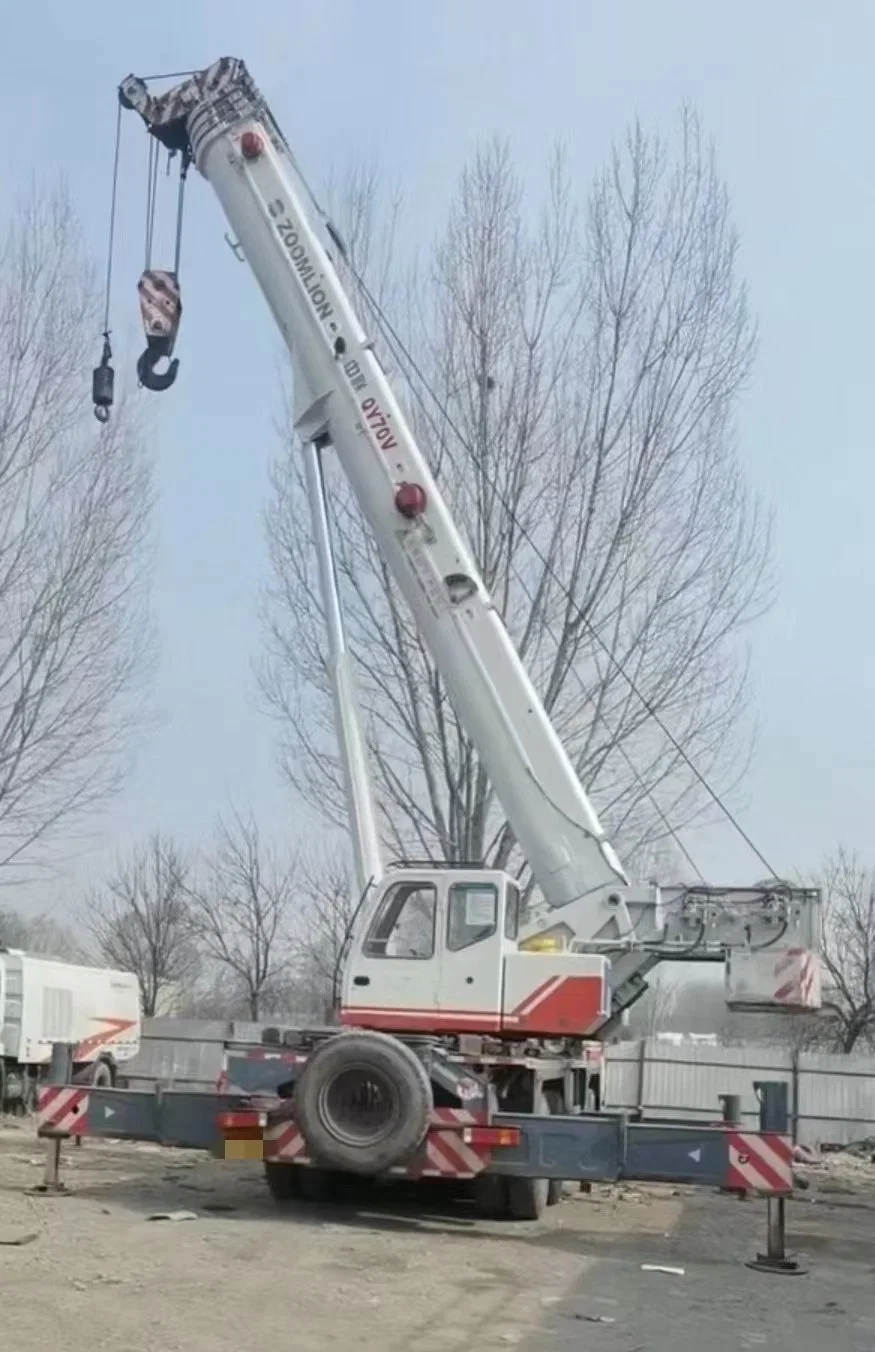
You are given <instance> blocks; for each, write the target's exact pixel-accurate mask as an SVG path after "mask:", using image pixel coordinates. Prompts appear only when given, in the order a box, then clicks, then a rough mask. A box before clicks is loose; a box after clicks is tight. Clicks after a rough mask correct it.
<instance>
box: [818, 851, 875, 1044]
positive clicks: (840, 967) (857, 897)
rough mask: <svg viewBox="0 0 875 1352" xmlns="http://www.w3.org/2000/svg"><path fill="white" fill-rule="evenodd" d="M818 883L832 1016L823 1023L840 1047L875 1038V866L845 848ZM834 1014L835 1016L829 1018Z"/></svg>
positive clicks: (826, 999) (826, 987)
mask: <svg viewBox="0 0 875 1352" xmlns="http://www.w3.org/2000/svg"><path fill="white" fill-rule="evenodd" d="M817 884H818V886H819V887H820V888H821V890H822V893H823V912H824V914H823V941H822V942H823V948H822V956H823V969H824V971H823V980H824V1005H825V1012H826V1014H827V1016H828V1017H827V1019H826V1020H824V1021H823V1024H822V1025H821V1030H822V1031H821V1035H820V1039H819V1040H820V1042H821V1044H822V1043H823V1041H824V1034H826V1036H827V1037H828V1038H829V1040H830V1041H831V1042H832V1043H833V1045H834V1046H835V1047H836V1048H837V1050H839V1051H842V1052H851V1051H853V1050H854V1049H855V1048H857V1047H858V1046H859V1044H861V1043H862V1044H869V1045H871V1044H872V1043H873V1042H875V869H872V868H870V867H868V866H867V865H865V864H863V863H862V861H861V860H860V858H859V857H858V856H857V855H856V854H854V853H852V852H851V851H849V850H847V849H845V848H844V847H839V849H838V850H837V851H836V852H835V854H834V855H832V856H831V857H830V858H828V859H827V860H826V861H825V863H824V865H823V868H822V869H821V871H820V876H819V877H818V879H817ZM829 1016H831V1017H829Z"/></svg>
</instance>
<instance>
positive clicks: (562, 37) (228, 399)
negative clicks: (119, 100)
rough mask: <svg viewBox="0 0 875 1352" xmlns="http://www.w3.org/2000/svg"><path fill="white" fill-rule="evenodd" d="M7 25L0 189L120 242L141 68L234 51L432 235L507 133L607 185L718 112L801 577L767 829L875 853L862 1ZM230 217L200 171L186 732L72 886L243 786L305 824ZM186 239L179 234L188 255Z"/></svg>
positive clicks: (167, 601)
mask: <svg viewBox="0 0 875 1352" xmlns="http://www.w3.org/2000/svg"><path fill="white" fill-rule="evenodd" d="M37 16H38V26H37V22H36V20H37ZM4 28H5V33H4V38H5V43H4V45H5V49H6V51H7V52H8V53H13V54H14V62H10V63H9V64H8V65H7V68H6V71H5V73H4V82H3V92H2V105H3V107H4V111H5V114H6V115H5V118H4V125H6V127H7V135H6V137H5V138H4V139H3V141H2V142H0V182H2V183H3V189H4V192H3V197H4V204H5V203H8V201H9V200H10V199H11V198H12V196H13V195H14V194H15V192H16V191H17V190H19V189H21V190H26V188H27V186H28V184H29V182H30V180H31V177H32V175H33V174H34V173H36V174H39V175H48V176H51V175H53V174H55V173H56V172H58V171H60V170H63V172H64V173H65V174H66V176H67V179H68V182H69V186H70V190H71V192H72V195H73V197H74V199H75V201H76V203H77V205H78V208H79V211H80V213H81V216H82V219H83V221H84V224H85V227H86V230H87V232H88V236H89V239H90V241H91V242H92V244H93V247H94V250H95V253H96V254H97V255H98V256H99V257H100V258H101V259H102V258H103V256H104V252H105V231H106V217H107V208H108V195H109V186H110V169H111V153H112V140H113V133H114V123H115V89H116V86H117V84H118V82H119V80H120V79H121V78H122V77H123V76H124V75H126V74H128V73H129V72H132V71H133V72H136V73H138V74H151V73H153V72H158V71H163V70H179V69H186V68H189V67H200V66H204V65H207V64H209V63H210V62H211V61H213V60H214V59H215V58H216V57H218V56H220V55H236V56H242V57H243V58H244V59H245V60H246V61H247V64H248V65H249V67H250V69H251V71H252V73H253V75H254V77H255V79H256V81H257V82H258V84H259V85H260V86H261V88H262V89H263V90H264V92H265V94H266V95H267V97H268V99H269V100H270V102H271V104H272V107H273V110H274V112H275V114H276V116H277V118H278V120H279V122H280V124H281V125H282V127H283V129H284V131H285V133H286V136H287V137H288V139H289V141H290V143H291V145H292V147H293V149H294V150H295V152H296V154H297V156H298V158H299V159H300V161H301V163H302V165H303V167H304V169H305V172H306V173H307V175H308V177H309V178H310V180H311V182H312V183H313V184H314V187H315V188H316V190H317V192H318V191H319V189H320V187H323V186H324V185H325V183H326V180H327V179H328V178H329V176H330V174H331V172H332V170H335V171H337V170H342V169H343V167H344V166H345V165H347V164H348V163H349V162H350V161H352V160H355V159H358V158H367V159H370V158H374V157H376V158H377V159H378V161H379V163H380V164H381V166H382V167H383V169H384V170H385V172H386V174H387V176H388V177H389V178H390V179H392V180H395V181H398V182H400V183H402V184H403V186H404V192H405V198H406V203H407V206H406V219H407V222H408V228H409V229H411V230H412V231H413V233H414V236H415V237H416V238H420V239H421V240H422V241H423V242H427V241H428V240H429V239H430V238H431V236H432V234H433V233H434V230H435V228H436V226H437V225H438V224H439V223H440V221H441V220H442V218H443V215H444V213H445V210H446V206H447V203H448V200H449V197H450V194H451V192H452V188H453V184H454V181H455V179H456V177H457V175H458V173H459V171H460V169H461V167H462V165H463V163H464V161H465V159H466V157H467V156H468V155H469V154H470V153H471V152H472V150H473V149H474V148H475V146H476V144H477V143H478V141H480V140H481V139H483V138H484V137H487V136H490V135H492V134H494V133H496V132H497V133H499V134H501V135H504V136H507V137H508V138H509V139H510V141H511V144H512V147H513V150H514V153H515V156H516V159H517V162H518V164H519V167H520V169H521V171H522V172H523V173H524V174H525V175H527V176H531V177H533V178H536V177H538V176H540V173H541V169H542V166H543V161H544V157H545V155H546V153H547V151H548V150H549V147H550V145H551V143H552V142H553V141H554V140H555V139H556V138H557V137H561V138H562V139H563V140H564V141H565V143H566V145H567V147H568V150H569V157H570V165H571V167H572V169H573V171H574V173H575V174H576V175H577V176H579V178H580V181H581V185H582V186H583V185H585V183H586V181H587V180H588V178H589V176H590V175H591V173H592V172H593V170H594V169H595V168H597V167H598V165H599V163H600V161H601V160H602V158H603V157H604V155H605V153H606V151H607V149H608V147H609V143H610V141H611V138H612V137H614V136H615V135H618V134H621V133H622V131H623V128H624V125H625V124H626V122H627V121H628V120H629V119H630V118H632V117H634V116H636V115H638V116H640V117H641V118H642V120H643V121H644V122H645V124H648V125H652V124H654V123H657V122H666V123H667V122H668V120H669V119H670V118H671V116H672V114H673V112H674V110H675V109H676V107H677V105H678V103H679V102H680V101H682V100H691V101H692V102H694V103H695V104H696V105H697V106H698V108H699V109H700V111H701V113H702V116H703V119H704V123H705V126H706V129H707V130H708V131H709V132H710V133H711V134H712V135H713V137H714V139H715V141H716V144H717V148H718V153H719V160H720V166H721V169H722V172H723V173H724V175H725V177H726V178H727V180H728V183H729V186H730V190H731V193H732V198H733V202H734V211H735V216H736V220H737V224H738V226H739V228H740V231H741V234H742V239H743V252H742V263H743V268H744V270H745V273H746V275H747V278H748V280H749V283H750V288H751V294H752V300H753V304H754V306H755V308H756V311H757V313H758V316H759V320H760V324H761V351H760V356H759V361H758V365H757V370H756V378H755V380H754V382H753V384H752V387H751V389H750V390H749V392H748V394H747V395H746V397H745V401H744V404H743V407H742V409H741V419H740V444H741V448H742V452H743V455H744V457H745V461H746V463H747V466H748V469H749V474H750V478H751V481H752V483H753V484H754V485H755V486H756V487H757V488H758V489H760V490H761V491H762V492H763V493H764V494H765V495H766V496H767V497H768V498H769V499H770V500H771V502H772V503H773V504H774V506H775V507H776V509H777V513H778V537H777V549H778V565H779V572H780V580H781V595H780V600H779V603H778V604H777V606H776V607H775V609H774V611H773V612H772V613H771V614H770V616H769V617H768V619H767V620H766V621H764V622H763V623H762V625H761V626H760V627H759V629H758V632H757V635H756V653H755V677H756V697H757V708H758V713H759V717H760V721H761V734H760V740H759V746H758V751H757V757H756V761H755V764H754V766H753V769H752V772H751V775H750V778H749V783H748V803H747V805H746V806H745V808H744V811H743V817H744V820H745V823H746V825H747V826H748V828H749V830H750V832H751V834H752V835H753V836H754V838H755V839H756V840H757V842H758V843H759V844H760V845H761V847H762V849H763V850H764V852H765V853H766V854H767V855H768V856H769V858H770V859H771V860H772V861H773V862H774V863H775V865H776V867H777V868H778V869H780V870H782V871H783V870H787V869H790V868H793V867H806V866H809V865H812V864H814V863H815V862H816V861H817V859H818V857H819V856H820V855H821V854H822V853H823V852H824V851H826V850H828V849H830V848H831V847H833V846H834V845H835V844H836V843H837V842H838V841H839V840H843V841H845V842H847V843H848V844H850V845H851V846H856V847H859V848H860V849H861V850H863V851H864V852H865V851H866V849H867V847H868V845H869V838H868V831H869V826H870V821H871V813H872V780H873V773H872V772H873V767H875V720H873V718H872V716H871V711H872V704H873V700H872V694H873V691H875V680H873V675H872V659H873V638H872V631H871V629H870V615H871V606H872V599H873V598H872V584H873V579H875V535H873V531H872V529H871V525H870V520H871V514H872V501H873V496H875V466H873V458H872V453H871V446H872V439H873V432H872V426H873V420H872V416H871V413H870V407H869V405H870V388H871V379H872V377H871V365H872V342H871V320H870V316H871V315H872V313H873V312H875V295H873V290H875V269H873V261H872V259H873V253H872V250H873V246H872V240H873V238H875V201H873V193H875V188H873V174H872V163H871V120H872V119H871V111H872V105H871V95H870V94H869V93H868V92H867V91H868V88H869V87H870V86H871V53H872V50H873V39H875V10H873V9H872V7H871V6H870V5H869V4H866V3H864V2H863V0H841V2H840V3H838V4H830V5H827V3H825V0H823V2H822V3H813V0H771V2H770V3H767V4H762V3H759V4H756V5H755V4H753V3H750V0H736V3H735V4H734V5H733V6H732V7H731V9H727V7H726V6H718V5H712V4H702V3H701V0H698V3H697V2H696V0H660V3H659V4H658V5H655V4H653V3H647V2H646V0H627V3H625V4H622V5H605V4H598V5H596V4H592V3H589V0H577V3H575V2H574V0H543V4H542V6H541V7H540V12H539V7H537V6H532V5H523V4H521V3H519V0H467V3H463V2H462V0H441V2H440V3H437V2H436V0H408V3H402V0H369V2H368V3H366V4H365V3H356V0H331V3H324V2H323V3H319V0H295V3H294V4H288V5H286V4H280V3H276V2H275V0H250V3H249V4H248V5H245V6H241V5H232V4H229V3H227V0H210V3H206V0H184V2H183V3H180V4H179V5H178V6H176V7H175V8H173V7H170V6H160V7H157V6H148V7H144V6H139V5H119V4H112V5H110V4H105V3H99V2H98V0H91V3H89V4H88V5H80V6H70V5H69V4H65V3H62V0H43V3H42V4H40V5H39V6H38V7H35V8H34V9H33V10H31V9H30V8H29V7H27V6H15V7H13V8H12V9H11V11H10V13H9V14H8V15H7V16H6V17H5V23H4ZM125 132H126V139H125V155H124V159H123V171H122V183H121V199H120V213H121V220H122V226H123V247H122V250H121V254H120V258H119V260H118V263H117V269H116V280H115V295H114V326H115V328H116V330H117V332H118V333H119V334H120V335H123V334H124V332H125V330H129V332H130V343H129V344H127V346H126V349H125V350H124V351H120V353H119V364H121V362H123V361H127V362H128V363H130V362H132V360H133V359H135V357H136V355H137V354H138V352H139V350H140V346H141V339H140V336H139V332H138V327H137V326H138V315H137V306H136V291H135V287H136V281H137V276H138V274H139V271H140V268H141V266H142V262H141V255H140V252H139V244H138V240H139V236H140V232H141V230H142V222H143V210H144V207H143V190H144V182H145V148H144V144H143V142H144V139H145V138H144V137H143V136H142V134H141V132H140V128H139V125H138V124H137V123H136V122H135V119H133V117H129V118H128V119H127V123H126V126H125ZM223 231H224V223H223V220H222V217H221V214H220V211H219V208H218V205H217V203H216V202H215V200H214V199H213V197H212V194H211V192H210V190H209V187H208V186H207V185H206V184H205V183H204V182H203V181H202V180H199V179H197V178H193V180H192V184H191V189H190V193H189V203H188V207H187V222H186V249H185V253H184V258H183V298H184V305H185V314H184V318H183V327H182V332H181V337H180V342H179V346H178V355H179V356H180V358H181V372H180V377H179V380H178V382H177V385H176V387H175V388H174V390H173V391H172V392H170V393H169V394H167V395H165V396H163V397H159V396H154V397H153V401H154V403H155V405H156V407H155V414H156V434H157V439H156V455H157V458H158V465H159V484H160V493H161V498H160V506H159V514H158V531H159V546H160V556H159V573H158V587H157V593H156V604H157V609H158V617H159V621H160V627H161V635H162V654H163V655H162V665H161V672H160V679H159V684H158V689H157V699H158V703H159V705H160V706H161V708H162V709H163V711H164V721H163V724H162V727H161V728H160V729H159V730H158V732H157V733H156V734H155V736H154V737H153V738H152V739H151V741H150V743H149V745H148V747H147V748H146V749H145V750H144V752H143V754H142V755H141V757H140V760H139V763H138V767H137V772H136V775H135V777H134V778H133V779H132V780H131V782H130V784H129V786H128V788H127V790H126V792H125V794H124V796H123V797H122V798H121V799H120V800H119V802H118V803H117V804H116V805H115V807H114V808H113V810H112V811H111V813H110V814H109V815H108V816H107V818H106V819H105V821H104V822H103V823H102V826H101V829H100V833H99V836H98V838H97V840H96V842H95V844H96V847H97V849H98V854H97V855H95V856H93V857H92V858H91V860H90V862H89V860H88V859H85V858H82V859H80V860H79V862H78V864H77V865H76V866H75V869H74V870H73V871H72V872H71V875H70V891H71V892H72V891H75V889H76V888H77V887H78V886H79V884H80V882H81V880H82V879H84V877H85V876H86V875H87V874H88V873H89V872H90V871H92V870H93V869H95V868H96V867H97V866H98V864H97V862H96V861H98V860H99V859H100V858H102V857H103V856H104V855H105V852H106V851H111V850H114V849H115V848H116V847H118V846H123V845H125V844H126V843H129V842H130V841H131V840H133V839H136V838H137V837H139V836H142V835H144V834H146V833H147V832H148V831H149V830H151V829H153V828H154V827H161V828H162V829H164V830H167V831H170V832H173V833H176V834H178V835H180V836H181V837H183V838H184V839H189V840H191V841H194V840H197V839H198V838H202V837H203V836H205V834H206V833H207V832H208V831H209V829H210V825H211V822H212V819H213V817H214V814H215V812H216V810H217V809H218V808H220V807H222V806H223V805H224V804H225V803H226V802H227V799H228V797H229V796H233V797H234V799H235V800H236V801H238V802H240V803H249V802H251V803H252V804H253V807H254V809H255V810H256V812H257V814H258V816H259V819H260V820H261V822H262V823H263V826H264V829H265V831H266V832H267V833H270V834H273V835H276V836H281V835H283V834H286V833H288V834H289V835H293V834H294V831H295V825H296V815H297V809H296V805H295V803H294V802H293V801H292V800H291V799H290V798H289V796H288V793H287V791H286V790H285V789H284V787H283V785H282V784H281V783H280V782H279V780H278V778H277V775H276V773H275V770H274V767H273V758H272V757H273V750H272V730H271V727H270V725H269V724H268V723H267V722H266V721H265V720H264V719H263V717H262V716H261V715H260V714H259V712H258V710H257V707H256V700H255V690H254V682H253V679H252V675H251V659H252V657H253V655H254V654H255V653H256V652H257V646H258V638H259V635H258V627H257V622H256V618H255V604H256V596H257V590H258V586H259V582H260V580H261V579H262V578H263V576H264V550H263V541H262V534H261V520H260V510H261V506H262V503H263V501H264V497H265V491H266V468H267V463H268V459H269V456H270V454H271V452H272V450H273V448H274V446H275V434H274V430H273V425H272V419H273V417H274V415H275V413H276V411H277V409H278V405H279V387H278V381H277V370H278V366H277V359H276V354H277V345H276V337H275V334H274V330H273V327H272V323H271V321H270V318H269V316H268V313H267V310H266V308H265V307H264V304H263V301H262V299H261V296H260V294H259V293H258V291H257V289H256V286H255V283H254V281H253V279H252V278H251V277H250V276H249V274H248V270H247V269H246V268H245V267H241V266H239V265H238V264H237V263H235V261H234V258H233V257H232V255H231V253H230V251H229V250H228V249H227V247H226V245H225V243H224V241H223ZM170 247H171V240H170V236H169V234H168V235H167V237H166V250H165V252H166V254H167V262H168V264H169V262H170ZM158 261H159V260H158V259H157V258H156V262H158ZM98 355H99V342H98V337H97V335H95V340H94V344H93V350H90V351H87V352H83V354H82V361H83V381H84V383H83V399H85V400H87V399H88V390H87V380H88V378H89V377H88V373H89V371H90V368H91V366H92V364H93V363H94V361H96V359H97V357H98ZM143 397H148V396H145V395H144V396H143ZM159 402H160V407H158V403H159ZM696 852H697V855H698V857H699V858H700V860H701V862H702V863H703V864H704V865H705V868H706V871H707V873H708V874H709V875H711V876H712V877H714V878H715V879H716V878H718V877H720V879H721V881H727V882H728V881H730V880H734V879H737V880H738V881H745V880H749V879H751V878H752V877H755V876H758V875H761V873H762V869H761V866H758V865H757V864H756V863H755V861H752V860H751V858H750V856H749V854H748V852H747V851H746V849H745V847H744V846H743V845H742V844H741V843H740V842H739V841H738V840H737V839H736V838H734V837H733V835H732V833H731V832H730V831H729V830H728V829H727V830H723V831H717V832H711V833H709V835H708V836H707V838H706V839H705V840H704V841H700V842H699V843H698V847H697V851H696ZM68 895H69V893H68ZM57 905H58V907H59V909H62V908H63V902H61V901H60V900H59V901H58V902H57Z"/></svg>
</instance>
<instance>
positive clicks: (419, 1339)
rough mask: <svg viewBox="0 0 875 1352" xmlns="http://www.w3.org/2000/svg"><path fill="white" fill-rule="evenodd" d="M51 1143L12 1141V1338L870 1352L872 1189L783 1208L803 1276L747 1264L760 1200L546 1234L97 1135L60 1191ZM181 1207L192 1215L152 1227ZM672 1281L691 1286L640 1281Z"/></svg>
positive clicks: (168, 1349) (170, 1349) (0, 1143)
mask: <svg viewBox="0 0 875 1352" xmlns="http://www.w3.org/2000/svg"><path fill="white" fill-rule="evenodd" d="M42 1163H43V1148H42V1146H41V1145H38V1144H37V1143H36V1140H35V1137H34V1134H33V1128H32V1127H31V1126H30V1125H29V1124H27V1123H23V1124H22V1125H4V1126H3V1127H2V1128H0V1311H2V1330H3V1343H4V1346H6V1347H9V1348H10V1349H14V1352H31V1349H33V1350H34V1352H36V1349H45V1348H46V1347H52V1346H53V1345H55V1344H56V1342H57V1339H58V1335H59V1333H60V1332H61V1330H63V1346H64V1350H65V1352H86V1350H87V1352H92V1349H99V1348H103V1349H109V1350H110V1352H146V1349H148V1350H149V1352H204V1349H206V1348H209V1349H210V1352H232V1349H233V1352H241V1349H246V1348H251V1347H253V1346H256V1345H259V1344H261V1345H263V1341H264V1340H268V1339H277V1340H279V1343H278V1345H279V1346H281V1347H282V1348H283V1349H284V1350H285V1349H289V1350H290V1352H321V1350H322V1349H330V1348H335V1347H336V1348H344V1349H349V1348H350V1347H355V1348H356V1349H357V1352H377V1349H380V1352H407V1350H408V1349H411V1352H412V1350H413V1349H415V1352H456V1349H462V1348H464V1349H466V1352H489V1350H490V1349H495V1348H506V1347H516V1348H518V1349H521V1350H522V1352H553V1350H555V1352H560V1349H564V1350H566V1352H571V1349H574V1352H589V1349H596V1352H602V1350H604V1352H644V1349H647V1352H662V1350H663V1349H665V1352H694V1350H695V1352H739V1349H748V1348H757V1349H758V1348H768V1349H780V1350H781V1352H815V1350H816V1352H822V1349H823V1348H824V1347H828V1348H829V1349H830V1352H875V1186H873V1184H872V1182H871V1181H869V1180H867V1179H866V1178H864V1177H863V1176H862V1174H857V1175H854V1176H852V1177H850V1178H843V1177H840V1176H836V1175H830V1176H829V1177H823V1178H814V1181H813V1183H812V1186H811V1188H810V1189H809V1191H808V1192H806V1193H804V1194H802V1196H801V1197H800V1199H799V1200H798V1201H797V1200H794V1201H793V1202H792V1203H791V1204H790V1208H789V1229H790V1237H791V1242H792V1245H793V1247H794V1248H795V1249H797V1250H798V1251H799V1252H800V1253H801V1254H803V1255H804V1257H805V1261H806V1264H807V1265H808V1267H809V1272H808V1274H807V1275H804V1276H800V1277H772V1276H765V1275H763V1274H761V1273H757V1272H753V1271H751V1270H749V1269H748V1268H746V1267H745V1266H744V1260H745V1258H750V1257H752V1256H753V1254H754V1253H755V1251H756V1248H757V1246H758V1244H761V1242H762V1239H763V1229H764V1212H765V1207H764V1204H763V1203H762V1202H755V1201H750V1202H743V1201H739V1200H737V1199H733V1198H728V1197H724V1196H721V1195H718V1194H714V1193H704V1192H702V1193H696V1192H694V1191H692V1190H688V1189H671V1188H645V1187H637V1186H635V1187H633V1186H628V1185H627V1186H619V1187H613V1188H611V1187H598V1188H596V1189H594V1191H593V1193H592V1194H591V1195H590V1196H583V1195H580V1194H574V1193H569V1196H568V1198H567V1199H566V1200H565V1201H564V1202H563V1203H562V1204H561V1205H560V1206H558V1207H555V1208H553V1209H552V1210H551V1211H550V1212H549V1213H548V1219H547V1220H546V1221H544V1222H543V1223H532V1224H522V1225H520V1224H498V1223H495V1224H492V1223H486V1222H483V1221H479V1220H476V1219H474V1217H473V1216H472V1215H471V1213H470V1211H469V1210H468V1208H467V1207H466V1205H465V1203H464V1202H460V1201H455V1202H453V1201H452V1200H449V1199H447V1198H446V1197H444V1196H441V1195H440V1194H437V1193H435V1194H433V1195H432V1196H431V1197H430V1198H428V1199H425V1198H423V1197H422V1196H420V1197H418V1198H417V1199H414V1198H413V1197H411V1196H410V1195H407V1196H405V1195H403V1194H395V1193H392V1194H389V1193H387V1192H381V1193H379V1194H377V1193H374V1192H372V1191H371V1192H363V1193H362V1195H361V1196H360V1197H359V1198H357V1199H356V1200H355V1201H353V1202H350V1203H348V1204H346V1205H344V1206H343V1207H337V1206H334V1207H327V1208H321V1209H313V1208H309V1207H307V1206H306V1205H304V1204H302V1203H295V1204H293V1205H292V1206H290V1207H278V1206H276V1204H274V1203H273V1202H271V1201H270V1199H269V1198H268V1196H267V1194H266V1190H265V1188H264V1185H263V1182H262V1178H261V1175H260V1169H259V1166H258V1165H257V1164H252V1165H243V1164H226V1163H223V1162H220V1161H217V1160H213V1159H211V1158H210V1157H208V1156H202V1155H195V1154H190V1153H187V1152H181V1151H172V1152H171V1151H167V1150H161V1149H159V1148H157V1147H150V1146H143V1145H133V1144H123V1143H118V1144H116V1143H112V1144H106V1145H98V1144H96V1143H95V1142H93V1141H87V1142H86V1143H85V1144H84V1146H83V1147H82V1148H81V1149H74V1148H73V1147H72V1146H70V1147H67V1148H66V1149H65V1178H66V1181H67V1185H68V1189H69V1191H68V1193H67V1194H66V1195H63V1196H53V1197H48V1196H32V1195H28V1192H27V1189H28V1187H30V1186H32V1185H33V1184H34V1183H36V1182H38V1181H39V1180H40V1177H41V1169H42ZM177 1210H184V1211H187V1212H191V1213H194V1215H193V1217H192V1218H190V1219H184V1220H160V1221H150V1220H149V1217H150V1216H151V1215H153V1214H154V1213H156V1212H167V1211H177ZM645 1263H653V1264H658V1265H663V1266H665V1265H667V1266H670V1267H679V1268H682V1269H683V1275H674V1274H671V1273H664V1272H647V1271H642V1266H641V1265H642V1264H645Z"/></svg>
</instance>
